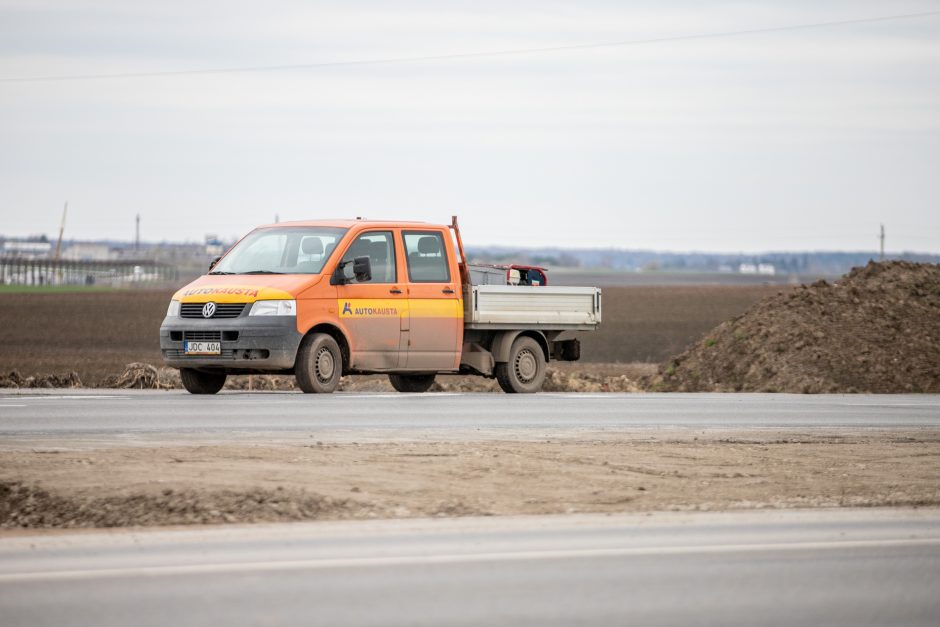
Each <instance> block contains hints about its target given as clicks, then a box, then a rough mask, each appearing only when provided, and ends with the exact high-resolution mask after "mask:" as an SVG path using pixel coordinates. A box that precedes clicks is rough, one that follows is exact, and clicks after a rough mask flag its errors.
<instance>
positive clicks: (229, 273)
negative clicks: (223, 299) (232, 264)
mask: <svg viewBox="0 0 940 627" xmlns="http://www.w3.org/2000/svg"><path fill="white" fill-rule="evenodd" d="M207 274H235V273H234V272H218V271H216V272H208V273H207Z"/></svg>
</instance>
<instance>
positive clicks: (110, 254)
mask: <svg viewBox="0 0 940 627" xmlns="http://www.w3.org/2000/svg"><path fill="white" fill-rule="evenodd" d="M62 258H63V259H68V260H70V261H108V260H110V259H117V255H116V254H115V252H114V251H113V250H112V249H111V247H110V246H108V245H107V244H94V243H90V242H75V243H74V244H69V246H68V248H66V249H65V250H64V251H63V252H62Z"/></svg>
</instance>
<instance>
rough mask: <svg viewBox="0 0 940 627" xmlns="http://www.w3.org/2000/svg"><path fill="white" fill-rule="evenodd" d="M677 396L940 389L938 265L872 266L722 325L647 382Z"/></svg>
mask: <svg viewBox="0 0 940 627" xmlns="http://www.w3.org/2000/svg"><path fill="white" fill-rule="evenodd" d="M649 385H650V388H651V389H653V390H657V391H678V392H699V391H702V392H711V391H727V392H796V393H827V392H828V393H840V392H871V393H901V392H933V393H936V392H940V265H933V264H918V263H910V262H904V261H890V262H884V263H874V262H870V263H869V264H868V265H867V266H865V267H859V268H854V269H853V270H852V271H851V272H850V273H849V274H847V275H845V276H844V277H842V279H840V280H839V281H838V282H837V283H835V284H832V285H830V284H829V283H826V282H825V281H817V282H816V283H813V284H812V285H810V286H803V287H802V288H801V289H798V290H794V291H791V292H787V293H780V294H778V295H776V296H771V297H769V298H766V299H764V300H763V301H761V302H759V303H758V304H757V305H755V306H753V307H752V308H751V309H749V310H748V311H746V312H745V313H744V314H742V315H740V316H738V317H736V318H733V319H732V320H729V321H727V322H724V323H722V324H721V325H719V326H718V327H717V328H715V329H714V330H712V331H711V332H710V333H708V334H707V335H706V336H705V337H704V338H703V339H702V340H701V341H699V342H698V343H696V344H694V345H693V346H691V347H689V348H688V349H687V350H686V351H685V352H684V353H682V354H681V355H679V356H678V357H675V358H674V359H672V360H670V361H669V362H666V363H665V364H663V365H662V366H660V369H659V373H658V375H657V376H655V377H653V378H652V379H651V380H650V381H649Z"/></svg>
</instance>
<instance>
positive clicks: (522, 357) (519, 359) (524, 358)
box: [515, 349, 539, 383]
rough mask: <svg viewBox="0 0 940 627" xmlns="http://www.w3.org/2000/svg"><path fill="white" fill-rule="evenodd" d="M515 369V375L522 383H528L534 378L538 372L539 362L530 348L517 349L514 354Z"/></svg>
mask: <svg viewBox="0 0 940 627" xmlns="http://www.w3.org/2000/svg"><path fill="white" fill-rule="evenodd" d="M515 371H516V377H518V379H519V380H520V381H522V382H523V383H528V382H530V381H532V380H533V379H534V378H535V376H536V375H537V374H538V372H539V362H538V359H536V358H535V354H534V353H533V352H532V351H531V350H529V349H524V350H522V351H519V354H518V355H516V361H515Z"/></svg>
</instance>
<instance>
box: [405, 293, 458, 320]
mask: <svg viewBox="0 0 940 627" xmlns="http://www.w3.org/2000/svg"><path fill="white" fill-rule="evenodd" d="M408 308H409V310H410V312H411V317H412V318H463V300H462V299H454V298H409V299H408Z"/></svg>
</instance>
